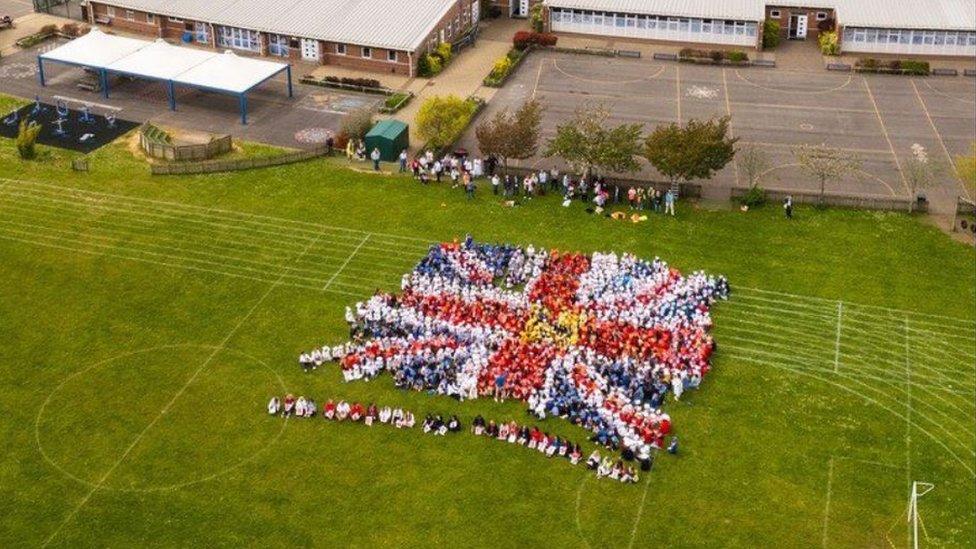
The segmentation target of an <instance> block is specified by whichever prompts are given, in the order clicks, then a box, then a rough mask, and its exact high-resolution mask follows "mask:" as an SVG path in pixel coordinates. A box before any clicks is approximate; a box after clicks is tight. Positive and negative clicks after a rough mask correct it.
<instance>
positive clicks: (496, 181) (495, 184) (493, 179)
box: [491, 173, 501, 196]
mask: <svg viewBox="0 0 976 549" xmlns="http://www.w3.org/2000/svg"><path fill="white" fill-rule="evenodd" d="M500 183H501V180H500V179H499V178H498V174H497V173H496V174H492V176H491V194H493V195H495V196H498V185H499V184H500Z"/></svg>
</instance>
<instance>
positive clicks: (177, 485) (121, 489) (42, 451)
mask: <svg viewBox="0 0 976 549" xmlns="http://www.w3.org/2000/svg"><path fill="white" fill-rule="evenodd" d="M173 349H201V350H207V351H211V352H213V351H215V350H222V351H224V352H228V353H231V354H235V355H237V356H238V357H241V358H244V359H246V360H248V361H250V362H252V363H255V364H259V365H261V366H262V367H264V368H265V369H266V370H268V371H269V372H271V373H272V374H273V375H274V378H275V379H276V380H277V382H278V385H279V386H280V387H281V390H282V391H283V392H284V393H287V392H288V390H287V387H286V386H285V380H284V379H283V378H282V377H281V375H280V374H279V373H278V372H277V371H275V370H274V369H273V368H271V366H269V365H268V364H267V363H266V362H264V361H262V360H259V359H257V358H255V357H253V356H251V355H248V354H246V353H244V352H241V351H238V350H235V349H227V348H224V349H219V348H218V347H217V346H215V345H198V344H192V343H182V344H171V345H160V346H157V347H150V348H148V349H141V350H137V351H127V352H125V353H121V354H118V355H115V356H112V357H109V358H106V359H103V360H100V361H98V362H94V363H92V364H90V365H89V366H88V367H86V368H84V369H82V370H79V371H77V372H75V373H73V374H71V375H69V376H67V377H66V378H64V379H63V380H62V381H61V383H59V384H58V385H57V386H56V387H55V388H54V389H52V390H51V392H50V393H48V395H47V398H45V399H44V402H43V403H42V404H41V407H40V409H39V410H38V412H37V417H36V418H35V420H34V442H35V445H36V446H37V450H38V452H40V454H41V457H42V458H43V459H44V461H46V462H47V463H48V465H50V466H51V467H53V468H54V469H55V470H57V471H58V472H59V473H61V474H62V475H64V477H65V478H68V479H70V480H73V481H75V482H77V483H79V484H82V485H84V486H87V487H89V488H93V489H98V490H105V491H112V492H129V493H155V492H170V491H173V490H178V489H180V488H185V487H187V486H192V485H194V484H200V483H203V482H208V481H211V480H214V479H216V478H218V477H221V476H223V475H225V474H227V473H230V472H232V471H234V470H236V469H239V468H241V467H243V466H244V465H246V464H248V463H251V462H253V461H255V460H257V459H258V458H259V457H261V456H262V455H264V454H265V453H267V451H268V450H269V449H270V448H271V447H272V446H274V445H275V444H276V443H277V442H278V439H280V438H281V435H282V434H284V432H285V427H286V426H287V423H288V420H287V418H286V419H285V421H283V422H282V423H281V428H280V429H278V432H277V433H276V434H275V436H274V438H272V439H271V440H270V441H269V442H268V444H266V445H265V446H264V447H263V448H261V449H260V450H258V451H257V452H255V453H253V454H251V455H250V456H248V457H246V458H243V459H241V460H239V461H238V462H237V463H235V464H233V465H230V466H228V467H225V468H223V469H221V470H219V471H216V472H214V473H210V474H208V475H205V476H202V477H200V478H196V479H193V480H188V481H184V482H177V483H173V484H167V485H163V486H151V487H141V488H126V487H121V486H111V485H105V484H102V485H100V486H99V485H96V484H95V483H94V482H91V481H89V480H86V479H83V478H81V477H78V476H77V475H75V474H73V473H71V472H70V471H68V470H67V469H65V468H64V467H62V466H61V465H60V464H58V463H57V462H56V461H55V460H54V459H53V458H52V457H51V456H50V455H49V454H48V453H47V451H46V450H45V449H44V445H43V444H42V442H41V428H40V425H41V421H42V420H43V417H44V414H45V411H46V409H47V407H48V405H49V404H50V403H51V400H52V398H53V397H54V395H55V394H56V393H58V392H59V391H60V390H61V389H62V388H63V387H64V386H65V385H67V384H68V383H69V382H70V381H72V380H75V379H77V378H79V377H81V376H83V375H85V374H87V373H88V372H90V371H92V370H94V369H96V368H99V367H101V366H104V365H107V364H110V363H112V362H117V361H120V360H123V359H126V358H130V357H133V356H138V355H142V354H147V353H154V352H157V351H165V350H173Z"/></svg>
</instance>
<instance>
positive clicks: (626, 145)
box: [544, 105, 643, 178]
mask: <svg viewBox="0 0 976 549" xmlns="http://www.w3.org/2000/svg"><path fill="white" fill-rule="evenodd" d="M610 112H611V111H610V108H609V107H607V106H606V105H594V106H590V107H587V106H585V105H582V106H580V107H579V108H577V109H576V115H575V116H574V117H573V119H572V120H570V121H569V122H567V123H565V124H561V125H559V126H557V127H556V136H555V137H553V138H552V139H550V140H549V143H548V145H547V146H546V151H545V153H544V156H545V157H546V158H550V157H553V156H558V157H560V158H562V159H563V160H565V161H566V163H568V164H569V165H570V166H571V167H572V168H573V170H574V171H576V172H577V173H579V174H581V175H582V176H583V177H585V178H589V177H590V175H592V173H593V170H594V169H596V168H601V169H604V170H607V171H610V172H617V173H624V172H635V171H637V170H639V169H640V164H639V163H638V162H637V156H638V155H639V154H640V134H641V128H643V125H642V124H621V125H619V126H615V127H611V128H608V127H607V121H608V120H609V118H610Z"/></svg>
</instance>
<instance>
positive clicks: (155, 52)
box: [106, 38, 218, 80]
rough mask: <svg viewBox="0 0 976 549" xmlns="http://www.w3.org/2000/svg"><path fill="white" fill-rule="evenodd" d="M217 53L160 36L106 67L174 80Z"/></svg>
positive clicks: (112, 69) (111, 69)
mask: <svg viewBox="0 0 976 549" xmlns="http://www.w3.org/2000/svg"><path fill="white" fill-rule="evenodd" d="M216 55H218V54H216V53H214V52H212V51H203V50H195V49H192V48H180V47H178V46H174V45H172V44H169V43H167V42H166V41H165V40H163V39H161V38H160V39H158V40H156V41H155V42H151V43H150V44H149V45H146V46H145V47H143V48H141V49H139V50H137V51H135V52H133V53H132V54H130V55H127V56H125V57H123V58H122V59H119V60H118V61H115V62H114V63H112V64H111V65H109V66H108V67H106V68H107V69H108V70H110V71H117V72H124V73H129V74H138V75H141V76H146V77H149V78H158V79H160V80H172V79H174V78H176V77H177V76H179V75H180V74H182V73H184V72H186V71H188V70H190V69H191V68H193V67H195V66H197V65H199V64H201V63H204V62H206V61H207V60H209V59H212V58H213V57H215V56H216Z"/></svg>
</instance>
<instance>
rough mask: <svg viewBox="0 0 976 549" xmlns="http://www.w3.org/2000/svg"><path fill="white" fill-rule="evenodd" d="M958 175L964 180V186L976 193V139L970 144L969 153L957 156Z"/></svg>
mask: <svg viewBox="0 0 976 549" xmlns="http://www.w3.org/2000/svg"><path fill="white" fill-rule="evenodd" d="M956 176H957V177H959V179H960V180H961V181H962V184H963V187H965V188H966V189H967V190H968V191H969V192H971V193H974V194H976V141H973V142H972V144H970V149H969V154H968V155H959V156H957V157H956Z"/></svg>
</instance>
